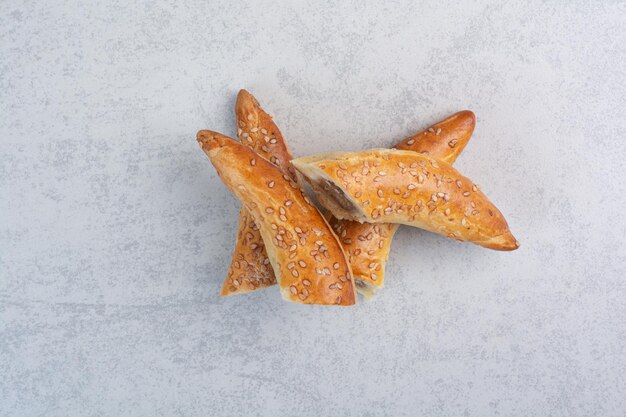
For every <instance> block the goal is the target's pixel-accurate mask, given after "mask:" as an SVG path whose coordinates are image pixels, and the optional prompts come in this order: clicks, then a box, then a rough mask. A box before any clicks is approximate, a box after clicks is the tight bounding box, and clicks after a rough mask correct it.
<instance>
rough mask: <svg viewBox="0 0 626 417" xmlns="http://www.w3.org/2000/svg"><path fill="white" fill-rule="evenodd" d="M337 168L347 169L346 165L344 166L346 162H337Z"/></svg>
mask: <svg viewBox="0 0 626 417" xmlns="http://www.w3.org/2000/svg"><path fill="white" fill-rule="evenodd" d="M339 168H341V169H348V167H347V166H346V164H345V163H343V162H339Z"/></svg>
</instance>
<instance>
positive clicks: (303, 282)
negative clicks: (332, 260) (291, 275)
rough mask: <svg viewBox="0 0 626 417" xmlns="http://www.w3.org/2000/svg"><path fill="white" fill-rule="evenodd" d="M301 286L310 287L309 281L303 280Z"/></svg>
mask: <svg viewBox="0 0 626 417" xmlns="http://www.w3.org/2000/svg"><path fill="white" fill-rule="evenodd" d="M302 284H303V285H306V286H307V287H308V286H309V285H311V281H309V280H308V279H303V280H302Z"/></svg>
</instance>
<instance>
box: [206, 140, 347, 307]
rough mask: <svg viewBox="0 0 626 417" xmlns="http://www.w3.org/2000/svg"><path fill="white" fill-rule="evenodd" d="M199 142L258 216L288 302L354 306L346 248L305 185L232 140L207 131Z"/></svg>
mask: <svg viewBox="0 0 626 417" xmlns="http://www.w3.org/2000/svg"><path fill="white" fill-rule="evenodd" d="M197 139H198V142H199V143H200V146H201V147H202V149H203V150H204V152H205V153H206V154H207V156H208V157H209V159H210V160H211V162H212V164H213V166H214V167H215V169H216V171H217V173H218V174H219V176H220V178H221V179H222V181H223V182H224V184H225V185H226V186H227V187H228V189H229V190H230V191H231V192H232V193H233V194H235V196H236V197H237V198H238V199H239V200H240V201H241V203H242V205H243V206H244V207H245V208H246V209H247V210H248V212H249V213H250V214H251V215H252V216H253V218H254V221H255V224H256V225H257V226H258V229H259V232H260V233H261V236H262V238H263V241H264V242H265V248H266V251H267V255H268V259H269V261H268V262H269V263H270V264H271V265H272V268H273V270H274V274H275V276H276V278H277V281H278V284H279V287H280V293H281V295H282V297H283V298H284V299H286V300H289V301H293V302H296V303H302V304H338V305H352V304H354V303H355V302H356V291H355V286H354V282H353V280H352V274H351V270H350V265H349V264H348V260H347V258H346V255H345V253H344V251H343V248H342V247H341V244H340V243H339V240H338V239H337V236H336V235H335V234H334V233H333V231H332V229H331V228H330V226H329V225H328V223H327V221H326V220H325V219H324V217H323V216H322V215H321V214H320V212H319V211H318V210H317V208H315V206H313V205H312V204H311V202H310V201H309V200H308V198H307V197H306V195H305V194H304V191H303V190H302V189H301V188H300V187H299V185H298V184H297V183H296V182H294V181H293V180H292V178H291V177H290V176H289V175H287V174H284V173H282V172H281V171H280V169H279V168H278V167H277V166H276V165H274V164H272V163H270V162H269V161H267V160H265V159H264V158H262V157H261V156H260V155H259V154H257V153H256V152H254V151H253V150H252V149H249V148H248V147H246V146H244V145H242V144H241V143H239V142H236V141H234V140H232V139H230V138H227V137H226V136H223V135H221V134H219V133H216V132H211V131H208V130H202V131H200V132H198V135H197Z"/></svg>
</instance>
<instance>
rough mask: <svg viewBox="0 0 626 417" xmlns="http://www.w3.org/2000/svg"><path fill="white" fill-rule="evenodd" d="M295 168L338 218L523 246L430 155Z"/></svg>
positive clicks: (312, 162) (337, 156)
mask: <svg viewBox="0 0 626 417" xmlns="http://www.w3.org/2000/svg"><path fill="white" fill-rule="evenodd" d="M292 164H293V165H294V167H295V168H296V169H297V170H298V171H300V172H301V173H302V174H303V175H304V176H305V177H306V178H307V180H308V181H309V182H310V183H311V185H312V187H313V190H314V191H315V193H316V194H317V196H318V199H319V201H320V203H321V204H322V205H324V206H325V207H326V208H327V209H329V210H330V211H331V212H332V214H333V215H334V216H335V217H337V218H339V219H348V220H356V221H359V222H367V223H400V224H406V225H409V226H415V227H419V228H422V229H425V230H429V231H431V232H435V233H438V234H442V235H444V236H448V237H450V238H454V239H456V240H459V241H467V242H472V243H476V244H478V245H480V246H484V247H486V248H490V249H497V250H514V249H517V248H518V246H519V245H518V242H517V240H516V239H515V238H514V237H513V235H512V234H511V232H510V230H509V227H508V225H507V223H506V220H505V219H504V217H503V216H502V214H501V213H500V211H499V210H498V209H497V208H496V207H495V206H494V205H493V204H492V203H491V202H490V201H489V200H488V199H487V197H486V196H485V195H484V194H483V193H482V192H481V191H480V189H479V187H478V186H477V185H476V184H474V183H473V182H472V181H471V180H470V179H468V178H466V177H464V176H463V175H461V173H459V172H458V171H457V170H456V169H454V168H453V167H452V166H451V165H449V164H448V163H446V162H443V161H441V160H437V159H434V158H432V157H430V156H427V155H423V154H418V153H415V152H411V151H400V150H388V149H372V150H368V151H362V152H334V153H326V154H320V155H313V156H308V157H304V158H298V159H294V160H292Z"/></svg>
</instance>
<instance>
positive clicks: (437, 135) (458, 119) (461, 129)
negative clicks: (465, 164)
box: [394, 110, 476, 165]
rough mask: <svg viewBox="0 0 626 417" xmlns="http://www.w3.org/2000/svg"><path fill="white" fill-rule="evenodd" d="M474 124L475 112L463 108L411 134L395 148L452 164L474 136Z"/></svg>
mask: <svg viewBox="0 0 626 417" xmlns="http://www.w3.org/2000/svg"><path fill="white" fill-rule="evenodd" d="M474 126H476V116H474V113H472V112H471V111H469V110H463V111H460V112H458V113H455V114H453V115H452V116H450V117H448V118H447V119H444V120H442V121H440V122H437V123H435V124H434V125H432V126H430V127H428V128H427V129H424V130H422V131H421V132H419V133H416V134H415V135H413V136H409V137H408V138H406V139H404V140H403V141H401V142H400V143H398V144H397V145H396V146H394V148H395V149H400V150H404V151H413V152H419V153H423V154H427V155H430V156H432V157H433V158H435V159H440V160H442V161H444V162H447V163H448V164H450V165H452V164H453V163H454V161H456V158H457V157H458V156H459V155H460V154H461V152H462V151H463V149H465V146H466V145H467V142H469V140H470V138H471V137H472V133H473V132H474Z"/></svg>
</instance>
